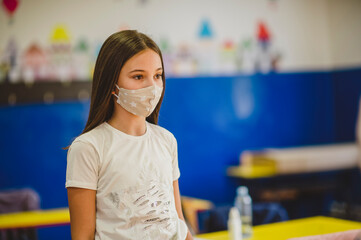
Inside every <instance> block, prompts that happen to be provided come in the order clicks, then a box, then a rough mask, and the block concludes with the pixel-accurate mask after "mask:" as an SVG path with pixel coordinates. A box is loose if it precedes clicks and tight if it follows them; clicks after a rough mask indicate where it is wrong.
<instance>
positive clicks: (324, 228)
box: [197, 217, 361, 240]
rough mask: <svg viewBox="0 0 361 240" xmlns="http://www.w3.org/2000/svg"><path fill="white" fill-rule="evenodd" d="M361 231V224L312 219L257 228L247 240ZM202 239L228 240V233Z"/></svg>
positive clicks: (202, 236)
mask: <svg viewBox="0 0 361 240" xmlns="http://www.w3.org/2000/svg"><path fill="white" fill-rule="evenodd" d="M353 229H361V222H353V221H347V220H341V219H336V218H331V217H310V218H304V219H297V220H290V221H287V222H279V223H271V224H265V225H259V226H255V227H254V228H253V236H252V237H250V238H247V240H286V239H289V238H293V237H304V236H311V235H319V234H327V233H335V232H341V231H347V230H353ZM197 237H199V238H202V239H213V240H228V239H229V236H228V232H227V231H222V232H215V233H207V234H201V235H198V236H197Z"/></svg>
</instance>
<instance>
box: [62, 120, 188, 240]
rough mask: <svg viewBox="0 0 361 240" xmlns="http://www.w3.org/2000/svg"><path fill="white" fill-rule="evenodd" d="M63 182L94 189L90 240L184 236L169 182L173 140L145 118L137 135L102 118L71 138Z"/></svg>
mask: <svg viewBox="0 0 361 240" xmlns="http://www.w3.org/2000/svg"><path fill="white" fill-rule="evenodd" d="M67 161H68V163H67V172H66V184H65V186H66V187H78V188H87V189H93V190H96V191H97V192H96V232H95V239H96V240H108V239H109V240H110V239H111V240H114V239H117V240H118V239H142V240H144V239H167V240H168V239H182V240H183V239H185V238H186V235H187V226H186V224H185V223H184V221H183V220H181V219H179V218H178V214H177V211H176V208H175V202H174V193H173V181H174V180H177V179H178V178H179V176H180V172H179V168H178V154H177V141H176V139H175V137H174V136H173V134H172V133H170V132H169V131H168V130H166V129H164V128H162V127H160V126H158V125H154V124H151V123H148V122H146V133H145V134H143V135H142V136H133V135H128V134H126V133H124V132H122V131H119V130H117V129H116V128H114V127H112V126H111V125H109V124H108V123H107V122H104V123H102V124H100V125H99V126H97V127H96V128H94V129H93V130H91V131H89V132H87V133H84V134H82V135H80V136H79V137H77V138H76V139H75V140H74V141H73V143H72V144H71V146H70V148H69V150H68V156H67Z"/></svg>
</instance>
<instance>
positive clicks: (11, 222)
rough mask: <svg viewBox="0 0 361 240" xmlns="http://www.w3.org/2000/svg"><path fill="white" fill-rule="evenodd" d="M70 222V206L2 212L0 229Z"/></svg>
mask: <svg viewBox="0 0 361 240" xmlns="http://www.w3.org/2000/svg"><path fill="white" fill-rule="evenodd" d="M69 223H70V215H69V209H68V208H59V209H49V210H39V211H29V212H20V213H7V214H0V229H8V228H29V227H46V226H56V225H66V224H69Z"/></svg>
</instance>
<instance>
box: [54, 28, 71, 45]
mask: <svg viewBox="0 0 361 240" xmlns="http://www.w3.org/2000/svg"><path fill="white" fill-rule="evenodd" d="M50 40H51V42H52V43H70V34H69V31H68V29H67V27H66V26H65V25H58V26H56V27H55V28H54V30H53V32H52V35H51V37H50Z"/></svg>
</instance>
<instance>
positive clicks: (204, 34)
mask: <svg viewBox="0 0 361 240" xmlns="http://www.w3.org/2000/svg"><path fill="white" fill-rule="evenodd" d="M212 37H213V32H212V29H211V26H210V23H209V21H208V20H207V19H205V20H203V21H202V24H201V29H200V31H199V38H212Z"/></svg>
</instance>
